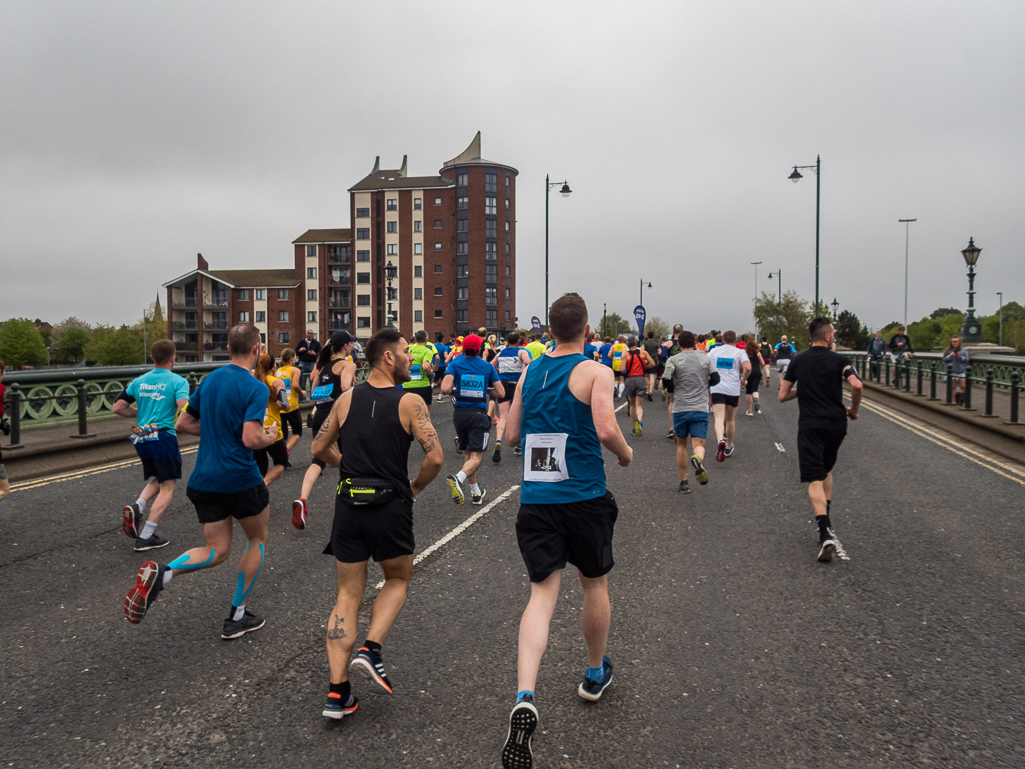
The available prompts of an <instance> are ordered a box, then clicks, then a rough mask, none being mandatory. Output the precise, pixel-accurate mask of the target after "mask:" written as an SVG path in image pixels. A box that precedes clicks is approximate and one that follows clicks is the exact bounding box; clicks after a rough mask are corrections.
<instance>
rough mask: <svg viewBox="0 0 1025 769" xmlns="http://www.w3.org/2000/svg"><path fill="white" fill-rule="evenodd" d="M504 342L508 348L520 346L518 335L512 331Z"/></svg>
mask: <svg viewBox="0 0 1025 769" xmlns="http://www.w3.org/2000/svg"><path fill="white" fill-rule="evenodd" d="M505 341H506V344H507V345H508V346H509V347H518V346H519V344H520V335H519V334H517V333H516V332H515V331H513V332H512V333H510V334H509V336H507V337H506V339H505Z"/></svg>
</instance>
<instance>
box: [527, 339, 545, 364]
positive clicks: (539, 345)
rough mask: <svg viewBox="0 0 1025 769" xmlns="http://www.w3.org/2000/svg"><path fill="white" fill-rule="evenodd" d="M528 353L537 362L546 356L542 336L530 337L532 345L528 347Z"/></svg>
mask: <svg viewBox="0 0 1025 769" xmlns="http://www.w3.org/2000/svg"><path fill="white" fill-rule="evenodd" d="M527 352H529V353H530V357H531V358H532V359H534V360H537V359H538V358H540V357H541V356H542V355H544V354H545V345H544V343H543V342H542V341H541V335H540V334H533V335H532V336H531V337H530V343H529V344H528V345H527Z"/></svg>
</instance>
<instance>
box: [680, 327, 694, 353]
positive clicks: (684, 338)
mask: <svg viewBox="0 0 1025 769" xmlns="http://www.w3.org/2000/svg"><path fill="white" fill-rule="evenodd" d="M676 344H677V345H679V347H680V349H681V350H683V349H686V348H688V347H693V346H694V332H693V331H681V332H680V335H679V336H678V337H677V338H676Z"/></svg>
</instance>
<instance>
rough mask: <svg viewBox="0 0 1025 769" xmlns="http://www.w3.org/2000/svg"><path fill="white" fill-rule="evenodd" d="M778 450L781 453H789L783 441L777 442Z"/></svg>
mask: <svg viewBox="0 0 1025 769" xmlns="http://www.w3.org/2000/svg"><path fill="white" fill-rule="evenodd" d="M776 451H778V452H779V453H780V454H786V453H787V450H786V449H785V448H783V444H782V443H777V444H776Z"/></svg>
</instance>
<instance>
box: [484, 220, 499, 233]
mask: <svg viewBox="0 0 1025 769" xmlns="http://www.w3.org/2000/svg"><path fill="white" fill-rule="evenodd" d="M484 237H486V238H497V237H498V219H492V218H491V217H488V218H487V219H485V220H484Z"/></svg>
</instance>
